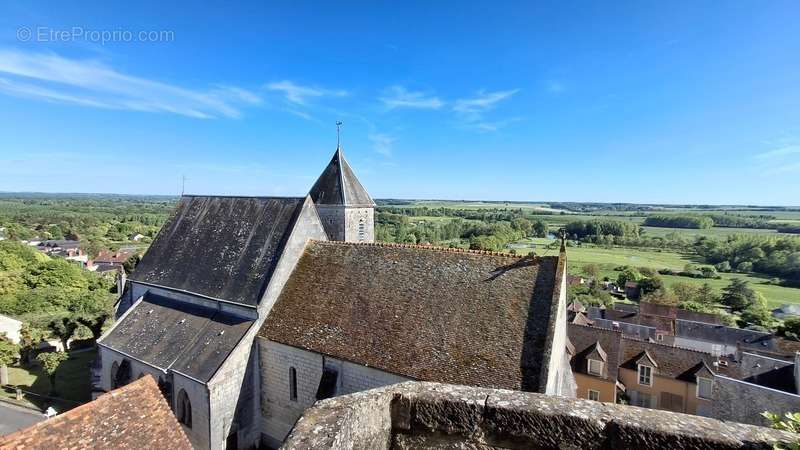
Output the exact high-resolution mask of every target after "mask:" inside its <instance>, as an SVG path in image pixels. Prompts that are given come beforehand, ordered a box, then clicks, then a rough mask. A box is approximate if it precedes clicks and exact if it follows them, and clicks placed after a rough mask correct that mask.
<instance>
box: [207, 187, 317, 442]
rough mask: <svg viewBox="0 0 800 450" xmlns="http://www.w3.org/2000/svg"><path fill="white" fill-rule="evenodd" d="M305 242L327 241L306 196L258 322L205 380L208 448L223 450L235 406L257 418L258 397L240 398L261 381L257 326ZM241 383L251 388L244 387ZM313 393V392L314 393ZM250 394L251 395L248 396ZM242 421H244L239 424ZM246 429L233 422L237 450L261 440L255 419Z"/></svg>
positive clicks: (259, 305)
mask: <svg viewBox="0 0 800 450" xmlns="http://www.w3.org/2000/svg"><path fill="white" fill-rule="evenodd" d="M309 239H315V240H323V241H324V240H327V235H326V234H325V230H324V229H323V227H322V224H321V223H320V219H319V216H318V215H317V210H316V208H315V207H314V204H313V203H312V202H311V198H310V197H307V198H306V201H305V203H304V204H303V209H302V211H301V213H300V215H299V216H298V218H297V222H296V223H295V226H294V228H293V229H292V232H291V234H290V236H289V238H288V240H287V242H286V244H285V246H284V249H283V252H282V253H281V259H280V261H279V262H278V265H277V266H276V267H275V270H274V271H273V273H272V278H270V281H269V284H268V285H267V288H266V290H265V292H264V295H263V296H262V298H261V301H260V302H259V304H258V319H257V320H256V321H255V323H254V324H253V326H252V327H251V328H250V329H249V330H248V331H247V333H246V334H245V335H244V337H243V338H242V340H241V342H240V343H239V344H238V345H237V346H236V348H235V349H234V351H233V352H231V354H230V356H228V358H227V359H226V360H225V362H224V363H223V365H222V367H220V369H219V371H217V373H216V374H215V375H214V376H213V377H212V379H211V380H210V381H209V383H208V384H209V391H210V393H211V410H212V412H213V414H211V424H210V426H211V434H210V439H211V443H210V447H211V448H212V449H222V448H224V447H225V439H226V438H227V436H228V435H229V434H230V433H231V428H232V426H233V425H234V423H233V422H234V417H235V414H236V413H237V405H243V406H244V407H247V406H249V407H250V411H249V412H246V411H241V410H240V412H239V414H240V416H241V417H244V416H246V415H248V414H249V417H251V418H259V417H260V416H261V414H260V413H259V411H260V409H261V404H260V403H261V397H260V396H258V395H255V396H254V397H253V398H252V401H250V400H251V399H247V398H244V397H243V395H247V393H252V392H253V391H255V392H258V390H259V388H260V386H262V385H263V383H262V382H261V374H260V372H261V371H260V369H259V367H258V366H259V365H258V360H259V355H255V354H252V353H253V346H254V345H255V336H256V333H258V330H259V329H260V328H261V324H262V323H263V322H264V320H265V319H266V317H267V315H268V314H269V311H270V310H271V309H272V306H273V305H274V304H275V301H276V300H277V299H278V295H280V292H281V290H282V289H283V286H284V285H285V284H286V281H287V280H288V279H289V276H290V275H291V273H292V271H293V270H294V268H295V266H296V265H297V262H298V261H299V260H300V256H301V255H302V254H303V251H304V249H305V246H306V244H307V243H308V241H309ZM251 357H252V358H253V361H254V362H255V363H256V364H255V367H254V368H253V370H252V371H251V372H250V374H251V375H250V376H251V378H250V379H247V380H246V379H245V375H246V373H247V366H248V364H249V361H251ZM245 383H248V384H252V386H250V387H248V386H245ZM315 393H316V391H315ZM251 395H252V394H251ZM242 422H244V421H242ZM249 423H250V426H249V427H246V426H244V423H237V424H236V426H237V427H238V431H236V432H237V433H238V436H239V439H238V442H239V448H249V447H250V446H251V445H253V444H255V443H256V442H257V441H259V440H260V439H261V425H262V424H261V423H260V421H259V420H257V419H252V420H249Z"/></svg>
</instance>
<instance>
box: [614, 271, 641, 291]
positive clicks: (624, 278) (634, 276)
mask: <svg viewBox="0 0 800 450" xmlns="http://www.w3.org/2000/svg"><path fill="white" fill-rule="evenodd" d="M641 278H642V275H641V274H640V273H639V272H638V271H637V270H636V269H631V268H630V267H627V268H625V269H624V270H623V271H622V272H620V273H619V275H618V276H617V286H620V287H623V286H625V283H627V282H628V281H639V280H640V279H641Z"/></svg>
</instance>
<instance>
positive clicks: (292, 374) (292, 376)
mask: <svg viewBox="0 0 800 450" xmlns="http://www.w3.org/2000/svg"><path fill="white" fill-rule="evenodd" d="M289 400H291V401H293V402H296V401H297V371H296V370H295V369H294V367H289Z"/></svg>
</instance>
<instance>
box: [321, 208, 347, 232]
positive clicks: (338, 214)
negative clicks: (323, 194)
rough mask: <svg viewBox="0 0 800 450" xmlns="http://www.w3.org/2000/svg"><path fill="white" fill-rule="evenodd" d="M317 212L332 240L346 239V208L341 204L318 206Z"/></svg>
mask: <svg viewBox="0 0 800 450" xmlns="http://www.w3.org/2000/svg"><path fill="white" fill-rule="evenodd" d="M317 214H319V218H320V220H321V221H322V226H323V227H325V232H326V233H327V235H328V238H329V239H330V240H332V241H343V240H344V208H342V207H341V206H322V205H318V206H317Z"/></svg>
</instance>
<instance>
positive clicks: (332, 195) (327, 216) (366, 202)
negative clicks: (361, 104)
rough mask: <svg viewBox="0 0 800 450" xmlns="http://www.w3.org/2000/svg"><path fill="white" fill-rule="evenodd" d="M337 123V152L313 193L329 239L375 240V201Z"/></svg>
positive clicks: (348, 240) (313, 188) (310, 193)
mask: <svg viewBox="0 0 800 450" xmlns="http://www.w3.org/2000/svg"><path fill="white" fill-rule="evenodd" d="M341 125H342V122H336V152H335V153H334V154H333V158H331V161H330V162H329V163H328V166H327V167H325V170H323V171H322V175H320V176H319V178H318V179H317V182H316V183H314V186H313V187H312V188H311V192H309V195H310V196H311V199H312V200H314V204H315V205H316V207H317V212H318V214H319V217H320V219H321V220H322V225H323V227H324V228H325V232H326V233H327V234H328V239H330V240H332V241H345V242H374V241H375V202H374V201H373V200H372V197H370V195H369V193H367V190H366V189H364V186H362V185H361V182H360V181H358V178H357V177H356V174H355V173H354V172H353V169H352V168H351V167H350V164H348V163H347V160H345V158H344V154H343V152H342V147H341V145H340V143H339V127H340V126H341Z"/></svg>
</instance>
